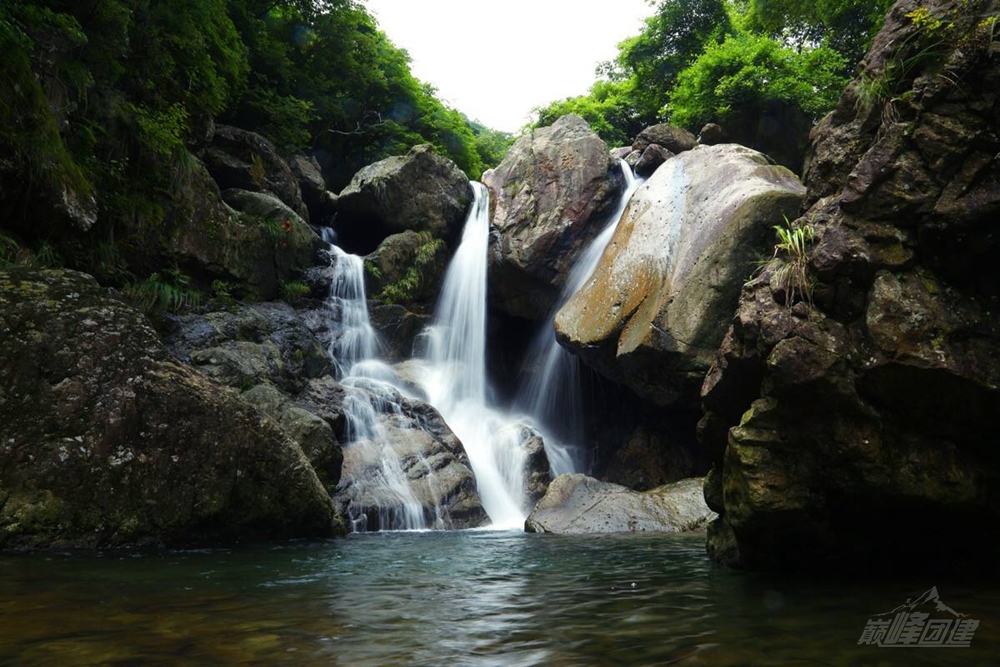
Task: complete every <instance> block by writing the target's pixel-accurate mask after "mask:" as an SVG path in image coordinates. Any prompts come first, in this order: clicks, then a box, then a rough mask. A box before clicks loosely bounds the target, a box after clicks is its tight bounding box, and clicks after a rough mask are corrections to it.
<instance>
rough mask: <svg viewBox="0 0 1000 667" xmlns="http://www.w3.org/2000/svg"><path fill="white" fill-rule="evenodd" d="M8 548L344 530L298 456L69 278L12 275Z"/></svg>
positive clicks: (5, 404)
mask: <svg viewBox="0 0 1000 667" xmlns="http://www.w3.org/2000/svg"><path fill="white" fill-rule="evenodd" d="M0 369H2V372H0V548H4V549H19V548H65V547H88V548H89V547H112V546H125V545H142V544H168V545H187V544H200V543H207V544H218V543H226V542H232V541H236V540H241V539H257V538H290V537H321V536H327V535H332V534H334V533H336V532H338V531H343V524H342V523H341V522H340V520H339V518H338V516H337V513H336V511H335V509H334V505H333V503H332V502H331V500H330V497H329V495H328V494H327V492H326V490H325V489H324V488H323V486H322V484H321V483H320V481H319V479H317V477H316V474H315V472H314V471H313V469H312V466H310V464H309V461H308V460H307V459H306V457H305V455H304V454H303V452H302V449H301V448H300V447H299V446H298V444H296V443H295V442H293V441H292V440H290V439H289V438H287V437H285V435H284V434H283V433H282V431H281V430H280V429H279V428H278V427H277V426H276V425H275V424H274V423H272V422H271V421H270V420H268V419H265V418H263V417H262V416H261V415H260V413H259V412H257V411H256V410H254V409H253V408H251V407H250V406H249V405H247V404H246V403H244V402H242V401H241V400H240V399H239V398H238V397H237V395H236V394H235V393H234V392H232V391H230V390H228V389H225V388H223V387H221V386H219V385H217V384H215V383H214V382H212V381H210V380H209V379H208V378H206V377H205V376H204V375H202V374H200V373H198V372H196V371H194V370H192V369H190V368H188V367H186V366H184V365H182V364H179V363H177V362H175V361H174V360H173V359H172V358H171V356H170V354H169V353H168V352H167V350H166V349H165V348H164V347H163V345H162V344H161V343H160V342H159V341H158V340H157V338H156V334H155V333H154V332H153V330H152V329H151V328H150V327H149V325H148V324H147V322H146V320H145V318H144V317H143V316H142V315H141V314H140V313H138V312H137V311H135V310H134V309H132V308H131V307H129V306H127V305H125V304H124V303H122V302H121V301H118V300H117V299H114V298H112V297H110V296H109V295H108V293H107V292H106V291H104V290H102V289H101V288H100V287H98V285H97V283H96V282H95V281H94V279H93V278H91V277H90V276H87V275H85V274H81V273H75V272H72V271H42V270H31V269H15V270H10V271H0Z"/></svg>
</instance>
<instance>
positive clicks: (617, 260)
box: [555, 144, 804, 406]
mask: <svg viewBox="0 0 1000 667" xmlns="http://www.w3.org/2000/svg"><path fill="white" fill-rule="evenodd" d="M803 194H804V188H803V187H802V185H801V184H800V183H799V181H798V179H797V178H796V177H795V176H794V175H793V174H792V173H791V172H790V171H788V170H787V169H785V168H784V167H778V166H775V165H773V164H771V163H770V161H769V160H768V159H767V158H766V157H765V156H764V155H762V154H760V153H758V152H756V151H753V150H750V149H748V148H744V147H742V146H736V145H732V144H729V145H722V146H701V147H697V148H694V149H692V150H689V151H686V152H684V153H681V154H680V155H678V156H676V157H673V158H671V159H670V160H669V161H667V162H666V163H665V164H664V166H663V167H661V168H660V169H658V170H657V171H656V173H655V174H653V176H652V177H651V178H650V179H649V180H648V181H647V182H646V183H645V184H643V185H642V186H641V187H640V188H639V190H638V191H637V192H636V193H635V195H633V197H632V201H631V203H630V204H629V207H628V209H627V210H626V212H625V215H624V216H623V218H622V220H621V222H620V223H619V225H618V228H617V230H616V231H615V234H614V236H613V237H612V239H611V242H610V244H609V246H608V249H607V250H606V251H605V253H604V255H603V257H602V258H601V261H600V263H599V264H598V266H597V269H596V270H595V271H594V273H593V275H592V276H591V279H590V280H589V281H588V282H587V283H586V285H585V286H584V287H583V288H582V289H580V290H579V291H578V292H577V293H576V294H575V295H574V296H573V297H572V298H571V299H570V300H569V301H568V302H567V303H566V305H565V306H563V308H562V309H561V310H560V311H559V313H558V315H557V316H556V320H555V326H556V334H557V337H558V339H559V341H560V342H561V343H562V344H563V345H565V346H566V347H568V348H569V349H570V350H571V351H573V352H574V353H575V354H578V355H579V356H580V357H581V358H582V359H583V360H584V361H585V362H586V363H587V364H589V365H590V366H592V367H593V368H595V369H596V370H597V371H599V372H600V373H602V374H604V375H606V376H607V377H608V378H610V379H612V380H615V381H617V382H621V383H622V384H625V385H626V386H628V387H630V388H631V389H633V390H634V391H635V392H636V393H638V394H639V395H640V396H643V397H645V398H648V399H650V400H652V401H654V402H656V403H658V404H661V405H667V404H672V403H681V404H686V405H689V406H691V405H694V404H695V403H696V401H697V397H698V389H699V387H700V386H701V381H702V378H703V377H704V374H705V371H706V370H707V369H708V368H709V366H710V365H711V363H712V361H713V359H714V358H715V351H716V350H717V349H718V346H719V344H720V343H721V342H722V338H723V336H724V335H725V332H726V328H727V326H728V324H729V321H730V319H731V316H732V311H733V309H734V308H735V307H736V303H737V301H738V299H739V294H740V289H741V287H742V286H743V283H744V281H745V280H746V277H747V275H749V274H750V273H752V272H753V270H754V260H757V259H758V258H759V257H761V256H766V255H767V254H770V252H771V246H772V245H773V241H772V239H773V237H774V230H773V226H774V225H776V224H779V223H781V222H782V219H783V216H784V215H794V214H795V213H796V212H797V211H798V208H799V204H800V202H801V200H802V196H803Z"/></svg>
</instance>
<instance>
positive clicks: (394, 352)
mask: <svg viewBox="0 0 1000 667" xmlns="http://www.w3.org/2000/svg"><path fill="white" fill-rule="evenodd" d="M370 316H371V323H372V327H373V328H374V329H375V331H376V332H378V335H379V340H380V341H381V343H382V351H381V352H382V355H381V356H382V357H383V358H384V359H385V360H386V361H389V362H397V361H405V360H407V359H409V358H411V357H412V356H413V354H414V350H413V345H414V343H415V342H416V340H417V338H418V337H419V336H420V334H421V333H423V331H424V329H425V328H426V327H427V325H428V324H430V321H431V318H430V316H429V315H418V314H416V313H413V312H410V311H409V310H407V309H406V308H404V307H403V306H400V305H398V304H381V305H374V304H373V305H372V306H370Z"/></svg>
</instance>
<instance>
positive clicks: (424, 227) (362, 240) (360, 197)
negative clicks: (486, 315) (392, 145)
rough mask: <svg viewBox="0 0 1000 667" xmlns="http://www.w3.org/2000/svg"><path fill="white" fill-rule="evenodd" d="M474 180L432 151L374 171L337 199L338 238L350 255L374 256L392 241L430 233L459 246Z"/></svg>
mask: <svg viewBox="0 0 1000 667" xmlns="http://www.w3.org/2000/svg"><path fill="white" fill-rule="evenodd" d="M473 196H474V193H473V191H472V185H471V184H470V183H469V179H468V178H467V177H466V176H465V174H463V173H462V170H461V169H459V168H458V167H457V166H456V165H455V163H454V162H452V161H451V160H449V159H448V158H446V157H442V156H440V155H438V154H437V153H435V152H434V149H433V148H432V147H431V146H429V145H423V146H416V147H414V148H413V149H411V150H410V152H409V153H407V154H406V155H403V156H397V157H390V158H387V159H385V160H382V161H381V162H376V163H375V164H371V165H368V166H367V167H365V168H364V169H362V170H361V171H359V172H358V173H357V174H355V175H354V178H353V179H351V183H350V185H348V186H347V187H346V188H344V190H343V191H342V192H341V193H340V197H339V198H338V199H337V211H338V214H337V232H338V234H339V243H340V245H341V246H342V247H343V248H344V249H345V250H347V251H349V252H354V253H358V254H367V253H370V252H372V251H373V250H374V249H375V248H376V246H378V244H379V243H381V242H382V240H383V239H385V238H386V237H387V236H390V235H392V234H398V233H400V232H405V231H407V230H410V231H415V232H429V233H430V234H431V235H432V236H434V237H435V238H439V239H443V240H445V242H447V243H448V244H449V245H451V246H453V247H454V245H455V244H456V242H457V240H458V238H459V236H460V234H461V231H462V223H463V222H464V221H465V217H466V214H467V213H468V211H469V205H470V204H471V203H472V199H473Z"/></svg>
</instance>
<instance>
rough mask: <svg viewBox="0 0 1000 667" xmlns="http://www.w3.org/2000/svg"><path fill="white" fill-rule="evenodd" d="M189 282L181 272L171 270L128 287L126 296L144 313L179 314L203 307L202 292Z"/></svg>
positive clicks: (158, 273) (153, 275)
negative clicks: (179, 312) (162, 312)
mask: <svg viewBox="0 0 1000 667" xmlns="http://www.w3.org/2000/svg"><path fill="white" fill-rule="evenodd" d="M189 282H190V280H189V278H188V277H187V276H186V275H184V274H183V273H182V272H181V271H179V270H178V269H170V270H167V271H164V272H156V273H153V274H151V275H150V276H149V277H148V278H146V279H145V280H144V281H142V282H141V283H133V284H131V285H128V286H126V287H125V294H126V296H127V297H128V298H129V300H130V301H132V303H133V304H134V305H136V306H137V307H139V308H141V309H142V310H143V312H146V313H152V312H161V311H165V312H177V311H181V310H186V309H189V308H197V307H198V306H200V305H201V292H199V291H198V290H196V289H194V288H192V287H190V285H189Z"/></svg>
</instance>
